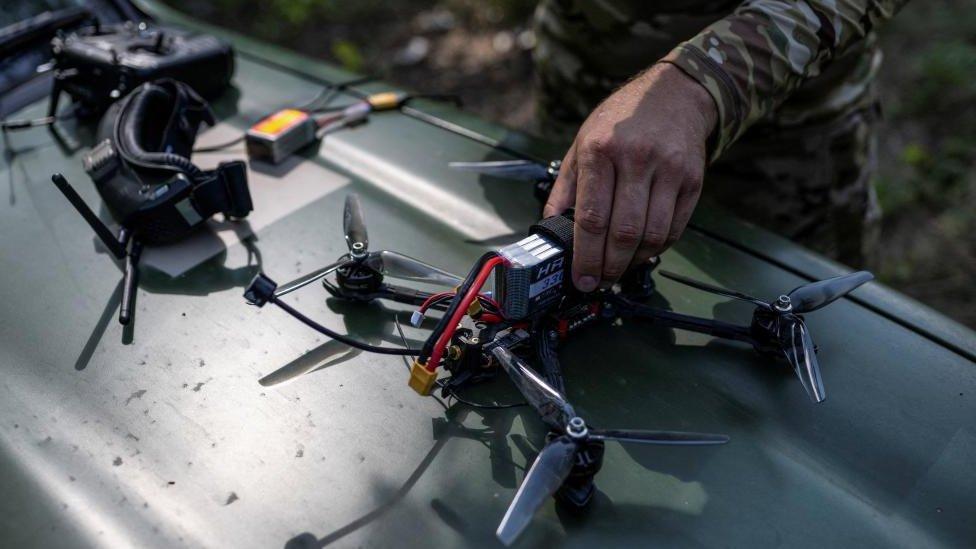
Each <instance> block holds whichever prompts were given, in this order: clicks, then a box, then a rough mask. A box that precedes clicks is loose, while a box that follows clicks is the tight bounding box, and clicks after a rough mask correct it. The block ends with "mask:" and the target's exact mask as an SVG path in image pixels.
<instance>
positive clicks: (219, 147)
mask: <svg viewBox="0 0 976 549" xmlns="http://www.w3.org/2000/svg"><path fill="white" fill-rule="evenodd" d="M244 137H245V136H244V135H243V134H242V135H239V136H237V137H235V138H234V139H231V140H230V141H226V142H224V143H218V144H217V145H208V146H206V147H199V148H196V149H193V152H195V153H207V152H215V151H222V150H224V149H227V148H230V147H233V146H234V145H237V144H238V143H241V142H243V141H244Z"/></svg>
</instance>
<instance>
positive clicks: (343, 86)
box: [295, 74, 376, 111]
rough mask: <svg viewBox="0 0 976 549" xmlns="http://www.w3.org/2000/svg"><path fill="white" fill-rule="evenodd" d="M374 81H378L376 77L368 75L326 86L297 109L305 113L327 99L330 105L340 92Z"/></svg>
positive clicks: (326, 102)
mask: <svg viewBox="0 0 976 549" xmlns="http://www.w3.org/2000/svg"><path fill="white" fill-rule="evenodd" d="M373 80H376V76H375V75H371V74H368V75H366V76H360V77H358V78H352V79H350V80H346V81H344V82H339V83H337V84H329V85H326V86H325V87H323V88H322V90H321V91H319V93H318V94H316V96H315V97H313V98H312V99H310V100H309V101H306V102H305V103H303V104H302V105H300V106H298V107H295V108H296V109H299V110H303V111H306V110H313V107H317V106H318V105H319V104H320V103H322V102H323V101H325V100H326V99H328V101H325V104H326V105H328V104H329V102H330V101H332V99H333V98H334V97H335V96H336V95H338V94H339V93H340V92H343V91H346V90H347V89H348V88H350V87H352V86H359V85H362V84H366V83H368V82H372V81H373Z"/></svg>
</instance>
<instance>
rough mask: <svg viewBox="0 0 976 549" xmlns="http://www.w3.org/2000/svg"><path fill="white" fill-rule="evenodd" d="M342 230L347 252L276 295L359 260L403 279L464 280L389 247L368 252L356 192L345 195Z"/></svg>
mask: <svg viewBox="0 0 976 549" xmlns="http://www.w3.org/2000/svg"><path fill="white" fill-rule="evenodd" d="M342 231H343V233H344V234H345V238H346V246H347V247H348V248H349V254H348V255H344V256H343V257H342V258H341V259H339V261H336V262H335V263H332V264H331V265H327V266H325V267H322V268H321V269H317V270H315V271H312V272H310V273H308V274H306V275H303V276H301V277H299V278H297V279H295V280H292V281H291V282H288V283H285V284H282V285H281V286H279V287H278V290H277V291H276V292H275V295H276V296H278V297H281V296H283V295H285V294H289V293H291V292H294V291H295V290H297V289H299V288H304V287H305V286H307V285H309V284H311V283H312V282H315V281H316V280H319V279H321V278H323V277H325V276H327V275H329V274H330V273H332V272H335V271H338V270H339V269H344V268H347V267H353V266H355V265H358V264H365V265H366V266H367V267H369V268H371V269H373V270H375V271H376V272H378V273H380V274H382V275H383V276H389V277H393V278H401V279H404V280H413V281H416V282H426V283H429V284H438V285H442V286H458V285H460V284H461V283H462V282H463V280H461V277H459V276H457V275H454V274H451V273H449V272H447V271H444V270H442V269H438V268H437V267H434V266H433V265H430V264H427V263H424V262H423V261H420V260H418V259H414V258H412V257H409V256H406V255H403V254H401V253H398V252H391V251H389V250H381V251H378V252H370V251H369V233H368V231H367V230H366V215H365V214H364V213H363V205H362V203H360V201H359V196H357V195H355V194H350V195H348V196H346V204H345V207H344V208H343V211H342Z"/></svg>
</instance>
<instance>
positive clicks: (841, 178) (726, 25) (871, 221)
mask: <svg viewBox="0 0 976 549" xmlns="http://www.w3.org/2000/svg"><path fill="white" fill-rule="evenodd" d="M906 2H907V0H751V1H750V0H747V1H744V2H743V1H741V0H735V1H729V0H724V1H723V0H656V1H641V0H543V2H542V4H541V5H540V6H539V9H538V10H537V13H536V35H537V38H538V46H537V48H536V52H535V57H536V64H537V69H538V70H537V72H538V74H539V81H540V90H539V91H540V94H539V101H540V105H539V107H540V108H539V110H538V111H539V121H540V126H541V128H542V129H543V131H544V132H546V133H550V134H561V135H567V134H568V135H572V134H573V133H574V132H575V130H576V129H577V128H578V126H579V124H580V123H581V122H582V121H583V120H584V119H585V118H586V116H587V115H588V114H589V113H590V111H592V110H593V108H595V107H596V106H597V104H598V103H599V102H600V101H601V100H602V99H603V98H605V97H606V96H607V95H609V94H610V93H611V92H613V90H614V89H615V88H617V87H618V86H620V84H622V83H623V82H625V81H626V80H627V79H629V78H631V77H633V76H634V75H636V74H638V73H639V72H641V71H642V70H643V69H646V68H647V67H648V66H650V65H651V64H653V63H654V62H655V61H658V60H660V61H663V62H667V63H672V64H674V65H676V66H678V67H679V68H681V69H682V70H683V71H684V72H685V73H687V74H688V75H689V76H691V77H692V78H694V79H695V80H697V81H698V82H699V83H701V84H702V85H703V86H704V87H705V88H706V89H707V90H708V92H709V94H711V96H712V98H713V99H714V100H715V103H716V105H717V107H718V125H717V128H716V131H715V132H714V134H713V135H712V137H711V139H710V144H709V151H710V157H711V158H710V160H711V164H710V166H709V169H708V173H707V175H706V182H705V191H704V198H703V199H704V200H713V201H717V202H719V203H720V204H722V205H724V206H726V207H728V208H729V209H732V210H733V211H735V212H736V213H737V214H739V215H740V216H742V217H744V218H746V219H748V220H751V221H754V222H756V223H757V224H760V225H763V226H765V227H768V228H770V229H772V230H774V231H776V232H778V233H780V234H783V235H785V236H788V237H791V238H794V239H796V240H798V241H800V242H802V243H804V244H806V245H808V246H810V247H812V248H814V249H816V250H819V251H821V252H823V253H825V254H827V255H830V256H832V257H834V258H836V259H838V260H840V261H842V262H845V263H848V264H850V265H852V266H861V265H865V264H868V263H871V262H872V261H871V259H872V258H871V257H870V256H869V255H868V252H869V251H873V250H875V243H876V240H877V236H878V235H877V233H878V222H879V218H880V211H879V209H878V205H877V200H876V197H875V193H874V188H873V186H872V185H871V175H872V173H873V168H874V149H875V144H874V142H875V134H874V122H875V120H876V118H877V115H878V107H877V101H876V96H875V93H874V89H873V82H874V77H875V75H876V73H877V71H878V67H879V65H880V61H881V54H880V51H879V50H878V48H877V45H876V39H875V35H874V28H875V26H876V25H878V24H879V23H882V22H883V21H885V20H887V19H888V18H890V17H891V16H893V15H894V13H895V12H896V11H897V10H898V8H900V7H901V6H902V5H903V4H905V3H906ZM682 41H683V42H682ZM676 45H677V46H676Z"/></svg>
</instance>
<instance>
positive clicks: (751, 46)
mask: <svg viewBox="0 0 976 549" xmlns="http://www.w3.org/2000/svg"><path fill="white" fill-rule="evenodd" d="M907 2H908V0H747V1H745V2H743V3H742V4H741V5H740V6H739V7H738V8H737V9H736V10H735V11H734V12H733V13H731V14H730V15H729V16H727V17H725V18H723V19H720V20H718V21H716V22H715V23H713V24H711V25H710V26H708V27H706V28H705V29H704V30H703V31H701V32H700V33H698V35H697V36H695V37H694V38H692V39H691V40H688V41H687V42H683V43H682V44H680V45H679V46H678V47H676V48H675V49H674V50H672V51H671V53H669V54H668V55H667V56H665V57H664V58H663V59H662V61H664V62H668V63H672V64H674V65H677V66H678V67H679V68H681V69H682V70H684V71H685V72H686V73H688V74H689V75H690V76H691V77H692V78H694V79H695V80H697V81H698V82H700V83H701V84H702V85H703V86H705V88H706V89H707V90H708V92H709V93H710V94H711V95H712V98H713V99H715V103H716V105H717V106H718V115H719V116H718V127H717V129H716V132H715V134H714V135H713V137H712V147H711V153H712V154H711V157H712V160H714V159H715V158H717V157H718V156H719V155H720V154H721V153H722V152H723V151H724V150H725V149H727V148H728V146H729V145H731V144H732V143H733V142H735V140H736V139H738V137H739V136H740V135H742V133H743V132H744V131H745V130H746V129H747V128H749V126H751V125H752V124H754V123H755V122H756V121H757V120H759V119H760V118H762V117H763V116H764V115H766V114H767V113H769V112H770V111H772V110H773V109H775V108H776V107H777V106H778V105H780V104H781V103H782V102H783V101H785V100H786V99H787V98H788V97H789V96H790V94H792V93H793V92H794V91H795V90H796V89H797V88H798V87H799V86H800V84H802V83H803V82H804V81H805V80H807V79H809V78H812V77H814V76H817V75H818V74H820V72H821V69H823V68H824V67H825V66H826V65H827V64H828V63H829V62H830V61H831V59H834V58H835V57H837V56H839V55H841V54H843V53H844V52H845V51H846V50H847V49H849V48H851V46H853V45H855V44H857V43H858V42H859V41H861V40H863V39H865V37H866V36H867V35H868V34H869V33H870V32H871V31H872V30H873V29H874V28H875V27H876V26H877V25H878V24H880V23H883V22H884V21H886V20H888V19H890V18H891V17H892V16H893V15H894V14H895V12H897V11H898V10H899V9H900V8H901V7H902V6H903V5H904V4H906V3H907Z"/></svg>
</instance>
